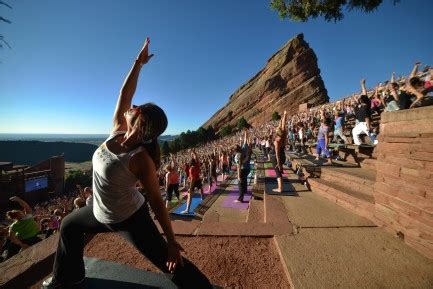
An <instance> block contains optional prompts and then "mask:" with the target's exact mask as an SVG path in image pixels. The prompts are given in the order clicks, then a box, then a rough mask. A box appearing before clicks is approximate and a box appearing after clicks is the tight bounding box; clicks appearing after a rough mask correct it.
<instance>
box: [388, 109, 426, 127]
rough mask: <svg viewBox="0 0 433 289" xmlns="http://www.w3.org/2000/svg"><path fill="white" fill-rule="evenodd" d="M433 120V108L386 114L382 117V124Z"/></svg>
mask: <svg viewBox="0 0 433 289" xmlns="http://www.w3.org/2000/svg"><path fill="white" fill-rule="evenodd" d="M427 119H433V106H426V107H420V108H414V109H405V110H400V111H393V112H384V113H382V115H381V120H380V122H381V124H382V123H388V122H397V121H412V120H427Z"/></svg>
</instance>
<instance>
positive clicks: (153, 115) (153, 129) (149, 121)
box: [139, 103, 168, 169]
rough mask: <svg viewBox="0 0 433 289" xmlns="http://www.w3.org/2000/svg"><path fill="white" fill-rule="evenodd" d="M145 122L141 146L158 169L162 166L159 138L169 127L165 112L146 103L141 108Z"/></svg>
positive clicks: (143, 121) (142, 124)
mask: <svg viewBox="0 0 433 289" xmlns="http://www.w3.org/2000/svg"><path fill="white" fill-rule="evenodd" d="M140 111H141V115H142V116H143V120H142V123H141V131H140V136H139V139H140V141H141V144H140V145H142V146H143V147H144V148H145V149H146V151H147V153H148V154H149V156H150V157H151V158H152V160H153V162H154V163H155V167H156V169H159V167H160V165H161V151H160V147H159V144H158V137H159V136H160V135H161V134H162V133H163V132H164V131H165V129H166V128H167V125H168V120H167V116H166V115H165V112H164V111H163V110H162V109H161V108H160V107H159V106H157V105H155V104H153V103H146V104H144V105H141V106H140Z"/></svg>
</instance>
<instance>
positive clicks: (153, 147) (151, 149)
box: [141, 138, 161, 170]
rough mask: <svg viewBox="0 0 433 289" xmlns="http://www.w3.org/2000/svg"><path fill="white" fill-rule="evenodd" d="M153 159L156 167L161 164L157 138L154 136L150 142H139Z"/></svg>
mask: <svg viewBox="0 0 433 289" xmlns="http://www.w3.org/2000/svg"><path fill="white" fill-rule="evenodd" d="M141 145H142V146H143V147H144V148H145V149H146V151H147V153H148V154H149V156H150V157H151V159H152V160H153V162H154V164H155V167H156V169H157V170H158V169H159V167H160V166H161V150H160V148H159V144H158V139H157V138H154V139H152V141H151V142H150V143H146V144H141Z"/></svg>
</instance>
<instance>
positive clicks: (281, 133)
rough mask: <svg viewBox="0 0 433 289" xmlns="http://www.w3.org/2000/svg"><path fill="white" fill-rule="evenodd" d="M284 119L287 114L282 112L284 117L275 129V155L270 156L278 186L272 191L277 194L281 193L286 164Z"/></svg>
mask: <svg viewBox="0 0 433 289" xmlns="http://www.w3.org/2000/svg"><path fill="white" fill-rule="evenodd" d="M286 118H287V112H286V111H284V115H283V117H282V118H281V120H280V125H279V126H278V127H277V129H276V137H275V141H274V147H275V155H272V156H271V161H272V165H273V167H274V170H275V175H276V176H277V184H278V187H277V188H276V189H273V191H274V192H278V193H282V192H283V165H284V163H285V162H286V153H285V147H286V138H287V128H286V125H287V124H286Z"/></svg>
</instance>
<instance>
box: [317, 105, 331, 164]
mask: <svg viewBox="0 0 433 289" xmlns="http://www.w3.org/2000/svg"><path fill="white" fill-rule="evenodd" d="M321 120H322V121H321V123H320V127H319V132H318V134H317V145H316V160H317V161H318V160H319V159H320V155H321V154H322V152H323V153H324V154H325V155H326V158H327V159H328V162H326V163H325V164H326V165H332V159H331V153H330V152H329V150H328V145H329V140H330V139H329V130H330V127H331V119H330V118H329V117H328V116H326V115H325V111H324V110H322V111H321Z"/></svg>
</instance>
